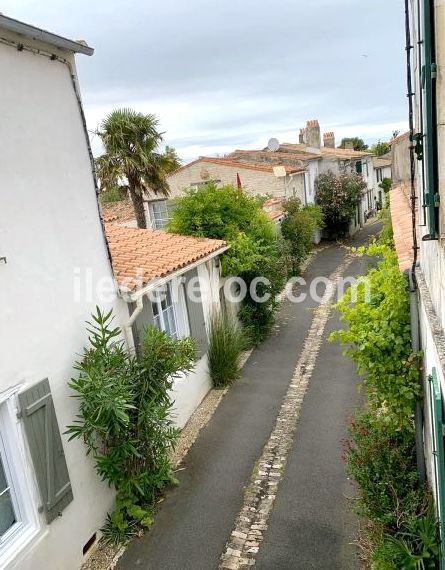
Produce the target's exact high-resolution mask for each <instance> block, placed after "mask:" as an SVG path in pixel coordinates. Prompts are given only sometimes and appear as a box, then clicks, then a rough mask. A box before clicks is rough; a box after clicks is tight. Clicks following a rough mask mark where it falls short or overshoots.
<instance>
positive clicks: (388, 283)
mask: <svg viewBox="0 0 445 570" xmlns="http://www.w3.org/2000/svg"><path fill="white" fill-rule="evenodd" d="M357 253H358V255H364V254H367V255H369V256H373V257H377V259H378V262H377V265H376V266H374V267H373V268H372V269H371V270H370V271H369V272H368V275H367V276H366V277H365V278H362V279H361V281H360V282H359V284H358V286H356V287H354V288H350V289H349V290H348V292H347V293H346V294H345V296H344V297H343V299H341V301H340V302H339V303H338V305H337V306H338V308H339V309H340V312H341V314H342V320H343V321H345V322H346V323H347V325H348V327H347V328H346V329H344V330H339V331H336V332H334V333H333V334H332V335H331V339H337V340H339V341H340V342H341V343H342V344H344V345H346V346H347V347H348V348H347V350H346V354H348V355H349V356H351V358H352V359H353V360H354V361H355V362H356V363H357V365H358V372H359V373H360V374H362V375H363V376H364V383H365V387H366V401H367V403H366V407H365V410H364V411H362V412H358V413H356V415H355V418H354V419H353V420H352V421H351V423H350V426H349V430H348V432H349V439H348V440H347V441H346V443H345V459H346V462H347V471H348V474H349V475H350V476H351V477H352V478H353V479H354V480H355V481H356V483H357V485H358V488H359V493H358V498H357V500H356V510H357V512H358V514H359V515H361V516H363V517H365V518H366V519H367V520H368V521H369V524H368V526H367V529H366V530H367V543H368V544H367V549H366V550H367V556H366V557H367V559H368V560H367V561H368V562H369V564H370V567H371V568H373V569H376V570H398V569H399V568H404V569H409V568H412V569H413V570H414V569H416V570H417V569H433V568H436V567H437V557H438V552H439V546H438V525H437V521H436V517H435V514H434V508H433V505H432V498H431V495H430V492H429V490H428V488H426V487H424V486H422V484H421V482H420V480H419V477H418V474H417V468H416V452H415V450H416V442H415V432H414V421H413V416H414V408H415V402H416V399H417V398H418V397H419V396H420V392H421V388H420V386H421V384H420V374H419V355H416V354H412V351H411V342H410V340H411V339H410V313H409V298H408V290H407V282H406V278H405V276H404V275H403V274H402V273H400V271H399V269H398V263H397V255H396V253H395V252H394V251H393V250H392V249H391V247H389V246H388V245H387V244H383V245H382V244H379V245H378V244H372V245H371V246H370V247H369V248H368V249H367V250H365V249H364V248H361V249H359V250H358V251H357Z"/></svg>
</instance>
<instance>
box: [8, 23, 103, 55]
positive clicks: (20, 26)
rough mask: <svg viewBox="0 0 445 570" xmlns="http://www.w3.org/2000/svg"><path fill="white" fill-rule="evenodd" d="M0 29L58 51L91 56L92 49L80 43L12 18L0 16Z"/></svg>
mask: <svg viewBox="0 0 445 570" xmlns="http://www.w3.org/2000/svg"><path fill="white" fill-rule="evenodd" d="M0 29H3V30H7V31H8V32H13V33H15V34H20V35H21V36H23V37H25V38H29V39H31V40H35V41H40V42H44V43H45V44H48V45H51V46H55V47H57V48H60V49H64V50H67V51H71V52H73V53H83V54H84V55H93V53H94V49H93V48H91V47H89V46H88V45H86V43H83V42H80V41H74V40H69V39H67V38H64V37H62V36H58V35H57V34H53V33H51V32H47V31H46V30H42V29H41V28H36V27H35V26H31V25H30V24H25V23H24V22H20V21H19V20H15V19H14V18H8V17H7V16H4V15H3V14H0Z"/></svg>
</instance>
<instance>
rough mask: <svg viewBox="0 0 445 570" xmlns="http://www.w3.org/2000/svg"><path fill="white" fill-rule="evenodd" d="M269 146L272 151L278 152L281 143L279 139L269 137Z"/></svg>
mask: <svg viewBox="0 0 445 570" xmlns="http://www.w3.org/2000/svg"><path fill="white" fill-rule="evenodd" d="M267 148H268V149H269V150H271V151H272V152H276V151H277V150H278V149H279V148H280V143H279V142H278V139H275V138H272V139H269V142H268V143H267Z"/></svg>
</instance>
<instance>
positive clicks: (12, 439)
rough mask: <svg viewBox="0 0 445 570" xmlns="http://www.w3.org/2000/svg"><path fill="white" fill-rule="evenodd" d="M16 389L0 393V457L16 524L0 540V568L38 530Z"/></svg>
mask: <svg viewBox="0 0 445 570" xmlns="http://www.w3.org/2000/svg"><path fill="white" fill-rule="evenodd" d="M19 388H20V386H17V387H14V388H11V389H9V390H7V391H5V392H3V393H0V453H1V454H2V460H3V467H4V469H5V476H6V478H7V481H8V485H9V487H10V492H11V498H12V503H13V506H14V510H15V514H16V517H17V522H16V523H14V525H13V526H12V527H11V528H10V529H9V530H7V531H6V532H5V534H4V535H3V536H2V537H0V568H4V567H5V566H6V565H7V564H9V563H10V562H11V561H12V560H13V559H14V558H16V557H17V556H18V555H19V554H20V553H21V551H22V550H23V549H24V548H25V546H27V545H29V543H30V542H31V541H32V539H33V538H35V536H36V535H37V534H38V533H39V531H40V530H41V525H40V523H39V517H38V514H37V509H36V504H37V502H36V501H38V500H39V499H38V495H37V489H36V487H35V485H34V486H32V488H31V485H30V481H32V477H33V475H32V473H33V472H32V473H31V472H30V469H29V467H28V465H29V461H30V460H29V459H27V455H26V451H25V445H24V439H23V434H22V431H21V426H20V422H19V421H18V419H17V402H16V395H17V392H18V391H19Z"/></svg>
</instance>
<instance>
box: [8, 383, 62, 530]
mask: <svg viewBox="0 0 445 570" xmlns="http://www.w3.org/2000/svg"><path fill="white" fill-rule="evenodd" d="M18 399H19V404H20V417H21V418H23V422H24V424H25V432H26V437H27V440H28V445H29V450H30V452H31V457H32V461H33V464H34V469H35V473H36V477H37V482H38V485H39V489H40V494H41V496H42V500H43V511H44V513H45V516H46V521H47V523H50V522H51V521H53V520H54V519H55V518H56V517H57V516H59V515H60V514H61V512H62V511H63V509H64V508H65V507H67V506H68V505H69V503H70V502H71V501H72V500H73V492H72V490H71V483H70V479H69V475H68V468H67V465H66V461H65V455H64V451H63V446H62V438H61V437H60V431H59V426H58V423H57V418H56V412H55V409H54V403H53V399H52V396H51V390H50V386H49V381H48V379H45V380H42V381H41V382H38V383H37V384H34V385H33V386H31V388H28V389H27V390H25V391H24V392H21V393H19V395H18Z"/></svg>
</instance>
